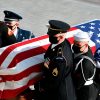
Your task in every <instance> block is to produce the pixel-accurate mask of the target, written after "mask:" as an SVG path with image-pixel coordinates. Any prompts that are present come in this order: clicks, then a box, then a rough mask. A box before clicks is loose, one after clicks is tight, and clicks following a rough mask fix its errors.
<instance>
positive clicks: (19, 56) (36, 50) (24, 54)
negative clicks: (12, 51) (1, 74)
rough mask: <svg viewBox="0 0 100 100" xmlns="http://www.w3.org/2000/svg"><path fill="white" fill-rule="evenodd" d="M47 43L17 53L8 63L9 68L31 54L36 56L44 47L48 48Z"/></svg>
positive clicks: (43, 50) (42, 51)
mask: <svg viewBox="0 0 100 100" xmlns="http://www.w3.org/2000/svg"><path fill="white" fill-rule="evenodd" d="M48 46H49V44H47V45H44V46H41V47H37V48H34V49H30V50H27V51H24V52H21V53H19V54H17V55H16V56H15V57H14V58H13V60H12V61H11V63H10V64H9V66H8V67H9V68H11V67H14V66H16V64H17V63H19V62H20V61H22V60H24V59H27V58H29V57H32V56H36V55H38V54H42V53H44V52H45V51H46V49H47V48H48Z"/></svg>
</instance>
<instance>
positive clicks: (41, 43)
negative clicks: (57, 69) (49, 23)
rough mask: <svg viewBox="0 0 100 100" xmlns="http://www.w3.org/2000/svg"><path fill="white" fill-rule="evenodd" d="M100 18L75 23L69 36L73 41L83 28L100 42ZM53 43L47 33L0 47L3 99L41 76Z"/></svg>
mask: <svg viewBox="0 0 100 100" xmlns="http://www.w3.org/2000/svg"><path fill="white" fill-rule="evenodd" d="M99 22H100V21H99V20H94V21H90V22H87V23H83V24H80V25H77V26H74V27H72V28H71V29H70V30H69V32H67V36H66V38H67V39H68V40H69V41H70V43H71V44H72V43H73V34H75V33H77V32H79V31H81V30H83V31H87V32H88V33H89V35H90V37H91V39H92V40H93V41H94V40H95V39H96V41H94V42H95V43H96V44H97V43H98V45H99V44H100V42H98V41H100V33H99V24H100V23H99ZM97 24H98V25H97ZM83 27H84V28H83ZM89 27H94V28H89ZM96 35H97V36H96ZM94 36H96V37H94ZM93 37H94V39H93ZM97 38H99V40H98V41H97ZM92 40H91V41H90V42H89V45H90V46H91V49H92V51H93V52H95V49H96V48H95V43H94V42H93V41H92ZM49 45H50V43H49V39H48V36H47V35H44V36H40V37H37V38H33V39H30V40H25V41H23V42H20V43H16V44H13V45H10V46H7V47H3V48H0V99H3V98H12V97H15V96H16V95H18V94H19V93H21V92H22V91H24V90H25V89H26V88H28V87H29V86H30V85H32V84H34V83H35V82H37V81H38V80H40V78H41V76H42V72H41V66H42V64H43V61H44V57H43V56H44V53H45V51H46V50H47V48H48V46H49ZM98 45H96V46H97V47H98Z"/></svg>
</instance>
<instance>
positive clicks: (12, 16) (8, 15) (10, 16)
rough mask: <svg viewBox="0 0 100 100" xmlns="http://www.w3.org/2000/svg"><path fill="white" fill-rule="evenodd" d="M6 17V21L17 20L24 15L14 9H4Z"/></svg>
mask: <svg viewBox="0 0 100 100" xmlns="http://www.w3.org/2000/svg"><path fill="white" fill-rule="evenodd" d="M4 14H5V17H4V21H15V20H21V19H22V17H21V16H20V15H18V14H16V13H14V12H12V11H8V10H5V11H4Z"/></svg>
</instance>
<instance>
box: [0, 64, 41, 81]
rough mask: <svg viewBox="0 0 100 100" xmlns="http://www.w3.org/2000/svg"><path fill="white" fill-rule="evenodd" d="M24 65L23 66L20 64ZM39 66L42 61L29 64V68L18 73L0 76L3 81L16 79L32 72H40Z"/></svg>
mask: <svg viewBox="0 0 100 100" xmlns="http://www.w3.org/2000/svg"><path fill="white" fill-rule="evenodd" d="M22 67H24V66H22ZM41 68H42V63H40V64H37V65H34V66H30V67H29V68H27V69H26V70H24V71H22V72H20V73H18V74H13V75H0V77H1V78H2V80H3V82H6V81H18V80H20V79H22V78H25V77H27V76H29V75H30V74H31V73H34V72H41ZM19 70H20V69H19Z"/></svg>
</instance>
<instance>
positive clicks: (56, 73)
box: [52, 68, 58, 76]
mask: <svg viewBox="0 0 100 100" xmlns="http://www.w3.org/2000/svg"><path fill="white" fill-rule="evenodd" d="M52 75H53V76H58V69H57V68H54V69H53V71H52Z"/></svg>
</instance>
